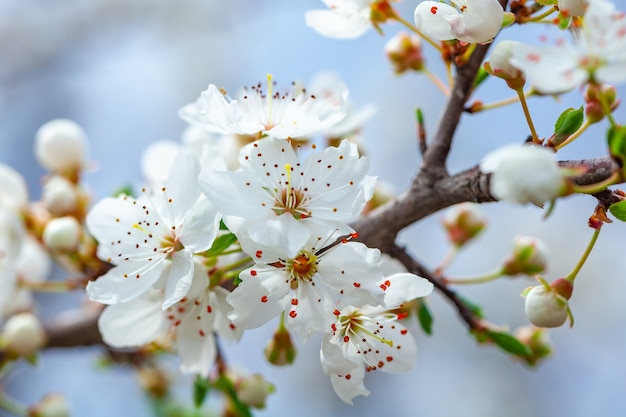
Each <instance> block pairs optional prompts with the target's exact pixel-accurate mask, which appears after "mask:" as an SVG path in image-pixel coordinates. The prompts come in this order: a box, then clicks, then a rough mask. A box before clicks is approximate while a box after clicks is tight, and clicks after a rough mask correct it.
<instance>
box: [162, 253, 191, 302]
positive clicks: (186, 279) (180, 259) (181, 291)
mask: <svg viewBox="0 0 626 417" xmlns="http://www.w3.org/2000/svg"><path fill="white" fill-rule="evenodd" d="M193 273H194V262H193V259H192V253H191V252H190V251H189V250H187V249H182V250H180V251H178V252H176V253H174V255H172V262H171V268H168V270H166V275H165V276H164V277H163V278H162V279H165V280H166V285H165V297H164V300H163V310H165V309H166V308H168V307H170V306H171V305H172V304H174V303H176V302H178V301H180V300H181V299H182V298H183V297H184V296H186V295H187V293H188V292H189V288H191V281H192V278H193Z"/></svg>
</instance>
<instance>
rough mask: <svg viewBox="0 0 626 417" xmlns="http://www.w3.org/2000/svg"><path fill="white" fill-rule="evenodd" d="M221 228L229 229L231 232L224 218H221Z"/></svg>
mask: <svg viewBox="0 0 626 417" xmlns="http://www.w3.org/2000/svg"><path fill="white" fill-rule="evenodd" d="M220 230H228V231H229V232H230V229H229V228H228V226H226V223H224V220H220Z"/></svg>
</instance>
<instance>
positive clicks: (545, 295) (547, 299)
mask: <svg viewBox="0 0 626 417" xmlns="http://www.w3.org/2000/svg"><path fill="white" fill-rule="evenodd" d="M524 310H525V312H526V317H528V320H530V322H531V323H532V324H534V325H535V326H539V327H559V326H561V325H563V323H565V320H567V300H566V299H565V298H564V297H561V296H559V295H557V294H556V293H555V292H554V291H552V290H551V289H548V288H546V287H545V286H543V285H538V286H536V287H533V288H532V289H531V290H530V291H529V292H528V293H527V294H526V303H525V305H524Z"/></svg>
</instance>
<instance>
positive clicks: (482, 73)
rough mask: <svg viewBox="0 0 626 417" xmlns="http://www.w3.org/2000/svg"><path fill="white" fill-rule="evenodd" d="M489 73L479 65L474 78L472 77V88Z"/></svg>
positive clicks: (479, 83)
mask: <svg viewBox="0 0 626 417" xmlns="http://www.w3.org/2000/svg"><path fill="white" fill-rule="evenodd" d="M489 75H490V74H489V73H488V72H487V70H486V69H484V68H483V66H482V65H481V66H480V67H479V68H478V73H477V74H476V78H474V88H477V87H478V86H479V85H481V84H482V83H483V81H485V80H486V79H487V78H489Z"/></svg>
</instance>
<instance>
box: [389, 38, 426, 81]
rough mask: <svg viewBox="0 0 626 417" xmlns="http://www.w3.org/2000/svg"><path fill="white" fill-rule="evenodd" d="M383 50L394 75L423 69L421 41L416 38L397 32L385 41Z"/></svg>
mask: <svg viewBox="0 0 626 417" xmlns="http://www.w3.org/2000/svg"><path fill="white" fill-rule="evenodd" d="M384 49H385V53H386V54H387V57H388V58H389V60H390V61H391V64H392V65H393V69H394V72H395V73H396V74H402V73H403V72H405V71H408V70H414V71H422V70H423V69H424V56H423V55H422V41H421V39H420V38H419V37H418V36H416V35H412V34H408V33H406V32H399V33H398V34H396V35H395V36H394V37H392V38H391V39H389V40H388V41H387V43H386V44H385V47H384Z"/></svg>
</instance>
